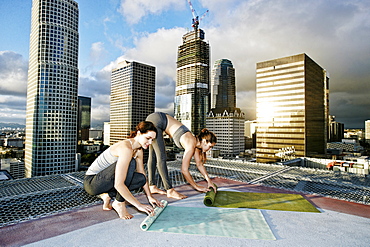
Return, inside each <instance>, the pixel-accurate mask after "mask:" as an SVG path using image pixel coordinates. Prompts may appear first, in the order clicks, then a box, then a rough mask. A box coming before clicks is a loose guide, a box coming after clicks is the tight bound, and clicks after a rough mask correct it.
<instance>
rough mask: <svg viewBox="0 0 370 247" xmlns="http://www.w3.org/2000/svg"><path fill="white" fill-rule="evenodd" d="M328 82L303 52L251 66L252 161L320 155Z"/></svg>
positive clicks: (324, 140) (323, 149) (322, 152)
mask: <svg viewBox="0 0 370 247" xmlns="http://www.w3.org/2000/svg"><path fill="white" fill-rule="evenodd" d="M328 93H329V78H328V76H327V73H326V70H324V69H323V68H321V67H320V66H319V65H318V64H317V63H315V62H314V61H313V60H312V59H311V58H310V57H308V56H307V55H306V54H299V55H294V56H289V57H284V58H279V59H274V60H270V61H265V62H260V63H257V74H256V101H257V102H256V106H257V132H256V136H257V144H256V145H257V162H276V161H279V160H281V159H285V158H284V157H286V156H290V157H305V156H307V157H313V156H318V155H319V156H320V155H325V153H326V143H327V128H328V109H329V107H328V105H329V102H328Z"/></svg>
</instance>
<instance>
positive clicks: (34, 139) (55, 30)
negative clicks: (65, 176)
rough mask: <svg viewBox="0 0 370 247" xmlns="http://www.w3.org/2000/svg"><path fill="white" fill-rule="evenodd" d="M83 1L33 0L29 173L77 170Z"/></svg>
mask: <svg viewBox="0 0 370 247" xmlns="http://www.w3.org/2000/svg"><path fill="white" fill-rule="evenodd" d="M78 18H79V10H78V4H77V3H76V2H75V1H73V0H63V1H62V0H33V2H32V17H31V35H30V56H29V57H30V59H29V69H28V87H27V111H26V147H25V165H26V177H33V176H44V175H50V174H61V173H69V172H74V171H77V162H76V148H77V141H76V136H77V91H78V90H77V89H78V43H79V34H78Z"/></svg>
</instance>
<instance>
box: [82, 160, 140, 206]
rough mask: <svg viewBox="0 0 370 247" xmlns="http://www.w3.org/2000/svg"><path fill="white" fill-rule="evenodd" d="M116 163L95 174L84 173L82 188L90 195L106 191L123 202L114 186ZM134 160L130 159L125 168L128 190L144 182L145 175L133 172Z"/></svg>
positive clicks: (134, 168) (138, 186)
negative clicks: (127, 166)
mask: <svg viewBox="0 0 370 247" xmlns="http://www.w3.org/2000/svg"><path fill="white" fill-rule="evenodd" d="M115 169H116V163H114V164H112V165H110V166H109V167H107V168H105V169H104V170H102V171H101V172H99V173H98V174H95V175H86V176H85V178H84V189H85V190H86V192H87V193H89V194H90V195H100V194H103V193H108V195H109V197H111V198H116V200H117V201H119V202H124V201H125V198H123V197H122V196H121V195H120V194H119V193H118V191H117V190H116V189H115V188H114V179H115ZM135 170H136V160H135V159H132V160H131V161H130V166H129V168H128V170H127V174H126V180H125V185H126V186H127V188H128V189H129V190H130V191H133V190H136V189H139V188H141V187H143V186H144V185H145V183H146V177H145V175H144V174H142V173H138V172H135Z"/></svg>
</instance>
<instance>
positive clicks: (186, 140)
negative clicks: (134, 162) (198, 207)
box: [181, 132, 208, 192]
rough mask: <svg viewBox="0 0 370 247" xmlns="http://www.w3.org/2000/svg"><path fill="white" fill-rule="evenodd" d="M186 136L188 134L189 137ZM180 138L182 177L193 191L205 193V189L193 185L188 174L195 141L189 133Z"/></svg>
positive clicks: (191, 178) (195, 184) (193, 182)
mask: <svg viewBox="0 0 370 247" xmlns="http://www.w3.org/2000/svg"><path fill="white" fill-rule="evenodd" d="M188 134H190V136H189V135H188ZM181 138H183V140H181V141H182V142H181V144H182V146H183V147H184V148H185V151H184V156H183V157H182V164H181V172H182V174H183V175H184V177H185V179H186V181H187V182H188V183H189V184H190V185H191V186H193V188H194V189H196V190H197V191H200V192H207V191H208V189H207V188H205V187H203V186H200V185H198V184H197V183H195V181H194V179H193V177H192V176H191V174H190V172H189V167H190V161H191V158H192V157H193V156H194V154H195V150H196V148H195V144H196V140H195V138H194V136H193V135H192V134H191V133H190V132H188V133H185V134H184V136H183V137H181ZM202 174H203V173H202Z"/></svg>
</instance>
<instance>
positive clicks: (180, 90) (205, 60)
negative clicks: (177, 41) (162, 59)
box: [174, 29, 209, 134]
mask: <svg viewBox="0 0 370 247" xmlns="http://www.w3.org/2000/svg"><path fill="white" fill-rule="evenodd" d="M182 39H183V44H182V45H180V46H179V48H178V55H177V75H176V92H175V103H174V106H175V118H176V119H177V120H178V121H180V122H181V123H182V124H184V125H185V126H186V127H188V128H189V129H190V130H191V131H192V132H193V133H194V134H198V133H199V132H200V130H202V129H203V128H204V127H205V126H206V116H207V112H208V111H209V102H208V101H209V44H208V43H207V42H206V41H204V31H203V30H202V29H196V30H194V31H190V32H188V33H186V34H185V35H184V36H183V37H182Z"/></svg>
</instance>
